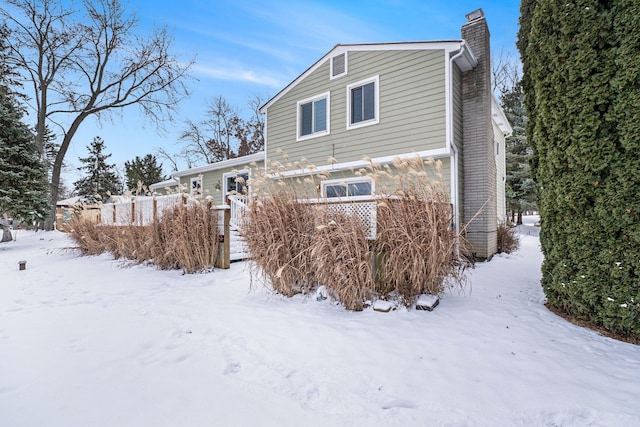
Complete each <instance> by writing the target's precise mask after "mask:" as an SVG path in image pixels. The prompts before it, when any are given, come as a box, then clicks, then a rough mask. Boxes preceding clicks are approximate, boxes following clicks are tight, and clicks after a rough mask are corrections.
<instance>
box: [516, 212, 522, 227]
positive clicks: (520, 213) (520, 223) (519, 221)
mask: <svg viewBox="0 0 640 427" xmlns="http://www.w3.org/2000/svg"><path fill="white" fill-rule="evenodd" d="M516 225H522V211H518V222H517V223H516Z"/></svg>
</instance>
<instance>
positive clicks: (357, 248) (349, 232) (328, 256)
mask: <svg viewBox="0 0 640 427" xmlns="http://www.w3.org/2000/svg"><path fill="white" fill-rule="evenodd" d="M317 220H318V221H319V223H320V224H319V225H318V226H317V227H316V233H315V235H314V239H313V245H312V250H311V258H312V260H313V262H314V264H315V268H316V276H317V279H318V283H319V284H320V285H324V286H325V288H327V290H328V291H329V293H330V294H331V295H332V296H333V297H334V298H336V299H337V300H338V301H340V302H341V303H342V304H343V305H344V306H345V308H346V309H348V310H357V311H359V310H362V309H363V308H364V302H365V301H366V300H369V299H371V298H372V297H373V296H374V292H375V283H374V280H373V273H372V262H371V261H372V252H371V250H370V249H369V242H368V240H367V236H366V233H365V229H364V226H363V225H362V222H361V221H360V219H359V218H358V217H356V216H348V215H345V214H341V213H331V214H330V213H328V212H327V211H326V210H322V209H321V210H319V211H318V219H317Z"/></svg>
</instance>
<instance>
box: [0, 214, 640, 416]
mask: <svg viewBox="0 0 640 427" xmlns="http://www.w3.org/2000/svg"><path fill="white" fill-rule="evenodd" d="M535 231H537V230H536V229H534V228H532V227H528V228H527V227H526V226H525V227H523V234H522V242H521V249H520V250H519V251H517V252H516V253H514V254H512V255H506V256H503V255H501V256H496V257H494V259H493V260H492V261H491V262H489V263H482V264H478V265H477V266H476V268H475V269H474V270H472V271H471V272H470V277H469V278H470V284H471V286H470V287H469V288H468V289H467V291H466V292H465V293H464V294H458V293H457V292H452V293H448V294H446V295H444V296H443V297H442V299H441V303H440V305H439V306H438V307H437V308H436V309H435V310H434V311H433V312H424V311H416V310H406V309H404V308H400V309H398V310H396V311H392V312H390V313H379V312H375V311H373V310H372V309H368V310H365V311H363V312H360V313H353V312H347V311H345V310H343V309H342V308H341V307H339V306H336V305H334V304H332V303H330V302H329V301H323V302H317V301H315V299H312V298H304V297H302V296H298V297H294V298H291V299H287V298H283V297H281V296H279V295H275V294H273V293H271V292H269V291H268V290H266V289H265V288H263V287H262V286H261V285H257V286H256V285H255V284H254V287H253V289H250V279H249V274H248V272H247V269H246V266H245V264H244V263H234V264H232V268H231V269H230V270H227V271H222V270H216V271H214V272H212V273H209V274H195V275H182V274H181V273H180V272H179V271H168V272H167V271H159V270H156V269H154V268H153V267H149V266H131V265H127V264H126V263H123V262H121V261H114V260H112V259H110V258H109V257H108V256H97V257H78V256H77V254H76V253H75V252H74V251H70V250H65V249H64V248H68V247H70V246H72V244H71V243H70V241H69V240H67V237H66V236H65V235H63V234H61V233H57V232H50V233H42V232H40V233H27V232H22V233H21V234H19V235H18V241H16V242H11V243H8V244H2V245H0V425H3V426H4V425H7V426H16V427H23V426H25V427H26V426H40V425H47V426H65V427H67V426H71V427H73V426H87V425H91V426H141V425H154V426H176V425H188V426H217V425H234V426H258V425H259V426H299V425H305V426H353V425H371V426H392V425H402V426H423V425H430V426H496V425H514V426H518V425H520V426H548V425H562V426H583V425H598V426H620V425H640V346H634V345H631V344H627V343H622V342H618V341H615V340H612V339H609V338H605V337H602V336H600V335H598V334H597V333H596V332H593V331H591V330H587V329H583V328H580V327H577V326H575V325H572V324H569V323H567V322H566V321H564V320H563V319H561V318H559V317H558V316H556V315H554V314H552V313H550V312H549V311H548V310H547V309H546V308H545V307H544V305H543V304H544V295H543V294H542V290H541V289H540V285H539V280H540V264H541V262H542V255H541V253H540V250H539V247H538V245H539V242H538V238H537V236H536V233H535ZM23 259H24V260H27V269H26V270H24V271H19V270H18V261H20V260H23Z"/></svg>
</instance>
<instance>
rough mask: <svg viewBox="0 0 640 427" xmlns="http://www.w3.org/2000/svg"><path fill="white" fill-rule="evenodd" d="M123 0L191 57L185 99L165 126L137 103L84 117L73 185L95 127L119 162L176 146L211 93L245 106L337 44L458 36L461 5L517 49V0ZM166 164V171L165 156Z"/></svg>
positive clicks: (508, 48)
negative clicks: (478, 12) (106, 117)
mask: <svg viewBox="0 0 640 427" xmlns="http://www.w3.org/2000/svg"><path fill="white" fill-rule="evenodd" d="M129 6H130V8H131V10H134V11H135V12H136V13H137V15H138V18H139V19H140V24H141V30H142V31H145V29H149V28H151V27H152V26H153V25H154V24H161V25H164V24H166V25H167V26H168V28H169V29H170V31H171V32H172V33H173V35H174V38H175V40H174V52H175V53H176V54H177V56H178V57H179V58H182V59H184V60H188V59H190V58H193V57H195V60H196V63H195V65H194V68H193V73H192V74H193V77H195V80H194V81H193V82H192V83H191V84H190V87H191V90H192V92H193V94H192V96H191V97H190V98H189V99H187V100H185V101H184V102H183V103H182V104H181V107H180V111H179V120H178V121H177V122H175V123H167V124H166V128H167V129H166V131H165V132H164V133H161V134H158V133H157V132H156V130H155V128H154V127H153V126H151V125H150V124H149V123H147V122H146V121H145V119H144V117H142V116H141V115H140V113H139V112H138V110H137V109H136V108H135V107H134V108H132V109H130V110H125V111H124V113H123V117H122V118H121V117H120V116H118V115H115V116H114V117H113V120H112V122H106V123H103V124H102V126H100V125H98V124H97V123H96V122H95V121H94V120H93V119H88V120H86V121H85V123H84V124H83V125H82V127H81V128H80V130H79V131H78V133H77V134H76V137H75V138H74V141H73V143H72V145H71V147H70V150H69V152H68V154H67V158H66V160H67V163H68V164H69V166H70V167H69V168H68V176H67V177H66V180H67V182H68V183H70V184H71V183H72V182H73V181H74V180H76V179H77V172H76V170H75V167H77V166H78V160H77V159H78V157H84V156H86V148H85V147H86V146H87V145H88V144H89V143H90V142H91V140H92V139H93V137H94V136H98V135H99V136H101V137H102V138H103V139H104V140H105V143H106V146H107V151H108V152H111V153H112V157H111V159H110V160H112V161H113V162H114V163H116V164H117V166H118V167H120V168H122V169H123V168H124V167H123V165H124V162H125V161H126V160H131V159H133V158H135V156H141V157H142V156H144V155H146V154H148V153H152V154H155V152H156V149H157V148H158V147H163V148H165V149H166V150H167V151H169V152H178V151H179V150H180V146H179V143H178V142H177V138H178V135H179V133H180V130H181V129H183V128H184V126H183V124H182V122H181V121H180V120H184V119H186V118H190V119H191V120H193V121H195V122H197V121H199V120H200V119H202V118H204V111H205V110H206V104H207V101H208V100H210V99H212V98H213V97H216V96H222V97H224V98H225V99H226V100H227V101H228V102H229V103H230V104H231V105H232V106H234V107H235V108H237V109H239V110H242V111H248V100H249V99H250V98H252V97H255V96H256V95H260V96H261V97H262V98H263V99H265V100H268V99H269V98H270V97H271V96H273V95H275V94H276V93H277V92H278V91H279V90H280V89H282V88H283V87H284V86H286V85H287V84H288V83H289V82H291V81H292V80H293V79H295V78H296V77H297V76H298V75H300V74H301V73H302V72H303V71H305V70H306V69H307V68H308V67H309V66H310V65H312V64H313V63H314V62H316V61H317V60H318V59H320V58H321V57H322V56H323V55H324V54H325V53H327V52H328V51H329V50H330V49H331V48H332V47H333V46H335V45H336V44H339V43H368V42H391V41H418V40H451V39H459V38H460V27H461V26H462V25H463V24H464V22H465V14H466V13H468V12H471V11H473V10H475V9H477V8H479V7H481V8H482V9H483V10H484V12H485V17H486V18H487V21H488V23H489V29H490V32H491V45H492V50H493V53H494V55H495V54H496V53H498V52H499V51H500V50H501V49H504V51H505V52H507V53H510V54H511V56H513V57H514V58H515V57H517V52H516V48H515V41H516V33H517V30H518V16H519V7H520V2H519V1H517V0H502V1H491V2H489V3H485V4H482V3H479V2H476V1H466V0H463V1H440V0H438V1H414V0H369V1H360V0H357V1H344V0H337V1H320V0H304V1H295V2H294V1H287V0H270V1H259V0H258V1H250V0H215V1H197V0H181V1H170V2H169V1H165V0H130V3H129ZM164 163H165V164H164V169H165V173H167V174H168V173H170V165H169V164H168V163H167V162H164ZM182 167H184V165H182Z"/></svg>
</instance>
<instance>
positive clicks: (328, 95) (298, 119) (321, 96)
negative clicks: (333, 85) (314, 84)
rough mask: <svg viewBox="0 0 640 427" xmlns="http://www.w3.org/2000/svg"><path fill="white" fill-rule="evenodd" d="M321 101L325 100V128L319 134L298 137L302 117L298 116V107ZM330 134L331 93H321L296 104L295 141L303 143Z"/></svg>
mask: <svg viewBox="0 0 640 427" xmlns="http://www.w3.org/2000/svg"><path fill="white" fill-rule="evenodd" d="M321 99H326V100H327V128H326V129H325V130H323V131H320V132H312V133H310V134H309V135H300V132H302V126H301V124H302V116H301V114H300V106H302V105H303V104H308V103H309V102H315V101H319V100H321ZM330 133H331V91H329V92H325V93H321V94H319V95H316V96H312V97H311V98H306V99H303V100H302V101H298V103H297V104H296V141H305V140H307V139H313V138H318V137H320V136H325V135H329V134H330Z"/></svg>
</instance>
